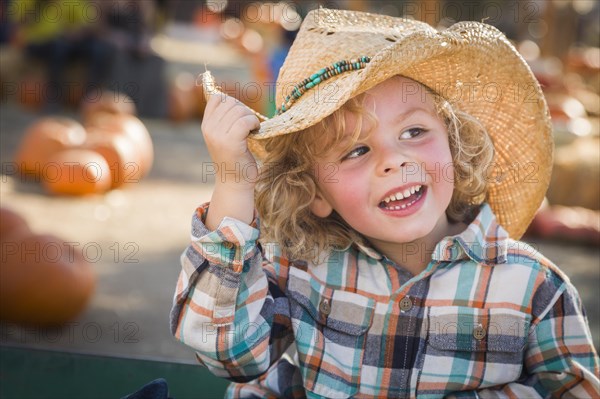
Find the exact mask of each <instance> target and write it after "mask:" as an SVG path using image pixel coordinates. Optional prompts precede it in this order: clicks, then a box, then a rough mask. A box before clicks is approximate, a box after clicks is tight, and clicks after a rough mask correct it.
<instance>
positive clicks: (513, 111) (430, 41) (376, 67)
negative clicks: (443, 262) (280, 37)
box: [248, 8, 553, 239]
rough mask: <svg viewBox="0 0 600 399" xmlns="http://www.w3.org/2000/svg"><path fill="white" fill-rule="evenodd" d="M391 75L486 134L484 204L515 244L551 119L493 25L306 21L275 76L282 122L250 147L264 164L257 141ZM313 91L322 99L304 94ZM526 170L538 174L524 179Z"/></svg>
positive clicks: (315, 16) (544, 167)
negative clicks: (489, 148)
mask: <svg viewBox="0 0 600 399" xmlns="http://www.w3.org/2000/svg"><path fill="white" fill-rule="evenodd" d="M365 55H368V56H369V57H370V58H369V61H368V62H367V61H366V59H363V58H362V57H364V56H365ZM339 60H348V61H347V62H346V64H344V65H345V66H344V67H343V69H344V71H343V72H342V69H341V68H340V69H339V71H340V72H339V73H338V69H336V68H338V67H339V65H338V67H333V66H334V65H336V64H338V63H339V62H340V61H339ZM352 60H354V61H356V60H359V65H358V66H356V65H354V64H353V63H352V62H351V61H352ZM325 65H329V71H327V68H325V70H323V66H325ZM349 65H352V66H349ZM332 67H333V68H334V69H333V70H332V69H331V68H332ZM315 71H317V72H315ZM333 72H336V73H333ZM311 73H312V74H311ZM395 75H402V76H404V77H406V78H409V79H412V80H413V81H416V82H418V83H421V84H423V85H425V86H427V87H428V88H430V89H431V90H432V91H434V92H436V93H438V94H440V95H441V96H442V97H444V98H446V99H447V100H448V101H449V102H450V103H451V104H452V106H453V108H455V109H456V110H460V111H463V112H465V113H467V114H469V115H471V116H473V117H475V118H477V119H478V120H479V121H480V122H481V124H482V125H483V126H484V127H485V128H486V130H487V131H488V133H489V135H490V137H491V138H492V141H493V142H494V146H495V147H494V149H495V158H494V168H492V169H494V171H495V172H494V173H495V175H494V176H493V178H492V179H491V181H490V182H489V185H488V187H489V188H488V194H487V202H488V203H489V204H490V206H491V207H492V209H493V211H494V213H495V214H496V216H497V217H498V220H499V222H500V224H501V225H502V226H503V227H504V228H505V229H506V230H507V231H508V232H509V233H510V235H511V237H513V238H517V239H518V238H519V237H521V235H522V234H523V233H524V231H525V229H526V228H527V226H528V225H529V223H530V222H531V220H532V218H533V215H534V214H535V212H536V211H537V209H538V207H539V205H540V203H541V202H542V200H543V198H544V194H545V192H546V189H547V188H548V184H549V182H550V173H551V170H552V152H553V140H552V134H551V125H550V118H549V112H548V107H547V105H546V101H545V99H544V97H543V94H542V91H541V88H540V85H539V83H538V82H537V80H536V78H535V77H534V75H533V73H532V72H531V69H530V68H529V66H528V65H527V63H526V62H525V61H524V60H523V58H522V57H521V56H520V55H519V53H518V52H517V51H516V49H515V48H514V46H513V45H512V44H511V43H510V42H509V41H508V39H507V38H506V37H505V36H504V34H503V33H502V32H500V31H499V30H498V29H496V28H494V27H493V26H490V25H486V24H483V23H479V22H468V21H465V22H458V23H456V24H454V25H452V26H450V27H449V28H447V29H445V30H443V31H438V30H436V29H435V28H433V27H431V26H429V25H428V24H426V23H424V22H419V21H415V20H412V19H408V18H397V17H389V16H385V15H375V14H369V13H364V12H354V11H344V10H328V9H322V8H321V9H318V10H313V11H311V12H309V13H308V15H307V16H306V18H305V19H304V21H303V22H302V26H301V27H300V30H299V32H298V34H297V36H296V39H295V41H294V43H293V45H292V47H291V48H290V51H289V52H288V55H287V57H286V59H285V62H284V63H283V66H282V67H281V69H280V71H279V76H278V78H277V84H276V88H275V89H276V92H275V94H276V96H275V102H276V108H277V109H278V113H277V114H276V115H275V116H273V117H272V118H269V119H266V120H264V121H263V122H261V124H260V128H259V129H258V130H257V131H256V132H252V134H251V135H250V136H249V139H248V147H249V148H250V150H251V151H252V152H253V153H254V154H255V155H256V156H257V158H258V159H259V160H262V159H264V158H265V156H267V155H268V154H267V153H266V150H265V147H264V145H263V144H262V143H264V141H263V139H266V138H270V137H275V136H279V135H283V134H290V133H295V132H299V131H302V130H304V129H306V128H308V127H310V126H313V125H315V124H316V123H318V122H320V121H321V120H323V119H324V118H326V117H327V116H329V115H331V114H332V113H333V112H335V111H336V110H337V109H339V108H340V107H341V106H342V105H343V104H344V103H345V102H347V101H348V100H349V99H350V98H352V97H355V96H357V95H358V94H361V93H363V92H365V91H367V90H369V89H371V88H373V87H375V86H376V85H378V84H379V83H382V82H383V81H385V80H387V79H389V78H390V77H392V76H395ZM307 76H308V78H307ZM324 81H325V82H326V84H323V82H324ZM299 82H300V83H299ZM315 87H319V89H320V90H319V91H318V92H316V91H315V92H314V95H308V94H306V93H307V91H308V90H314V88H315ZM406 90H409V88H407V89H406ZM532 169H534V171H535V173H534V174H527V171H531V170H532ZM519 170H520V171H524V173H517V172H516V171H519Z"/></svg>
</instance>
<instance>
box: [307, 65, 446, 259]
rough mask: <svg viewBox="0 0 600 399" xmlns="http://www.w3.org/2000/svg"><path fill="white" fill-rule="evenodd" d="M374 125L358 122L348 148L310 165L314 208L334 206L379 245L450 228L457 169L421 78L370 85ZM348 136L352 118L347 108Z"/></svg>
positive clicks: (322, 210)
mask: <svg viewBox="0 0 600 399" xmlns="http://www.w3.org/2000/svg"><path fill="white" fill-rule="evenodd" d="M365 106H366V107H367V109H369V110H370V111H371V112H373V113H374V114H375V116H376V117H377V120H378V123H377V125H376V126H372V124H371V125H370V126H365V125H363V126H362V131H361V135H360V137H359V139H358V142H357V143H356V144H355V145H354V146H353V147H351V149H350V150H349V151H342V150H341V149H342V147H343V144H341V145H339V146H338V147H336V149H334V151H332V152H331V154H330V155H328V156H327V157H326V158H324V159H319V160H318V161H317V164H316V166H315V173H316V176H317V180H318V188H319V193H318V195H317V198H316V199H315V200H314V202H313V203H312V205H311V210H312V212H313V213H314V214H315V215H317V216H319V217H326V216H328V215H329V214H331V212H332V211H334V210H335V211H336V212H337V213H338V214H339V215H340V216H341V217H342V218H343V219H344V220H345V221H346V223H348V224H349V225H350V226H351V227H352V228H354V229H355V230H356V231H358V232H359V233H361V234H362V235H363V236H365V237H366V238H368V239H369V240H370V241H371V242H372V243H373V245H375V246H376V247H378V248H380V250H381V249H384V248H386V247H387V246H389V245H393V244H398V243H407V242H412V241H414V240H416V239H421V238H426V237H427V236H428V235H429V234H431V233H432V232H434V230H435V231H436V233H435V234H436V235H439V234H440V232H442V233H443V232H444V231H445V230H447V228H448V220H447V218H446V214H445V211H446V208H447V207H448V205H449V203H450V199H451V198H452V192H453V188H454V184H453V180H454V168H453V166H452V156H451V153H450V147H449V144H448V134H447V130H446V127H445V125H444V124H443V122H442V121H441V120H440V118H439V117H438V116H437V114H436V111H435V105H434V102H433V99H432V97H431V95H429V94H426V90H425V88H424V87H423V86H421V85H420V84H418V83H416V82H414V81H412V80H410V79H407V78H404V77H399V76H396V77H393V78H390V79H388V80H387V81H385V82H383V83H381V84H379V85H378V86H376V87H374V88H373V89H371V90H369V91H367V96H366V99H365ZM346 122H347V123H346V125H347V126H346V127H347V131H346V132H345V133H346V134H347V135H348V137H351V134H352V133H351V132H352V131H353V128H354V126H356V117H355V116H353V115H352V114H348V115H347V117H346Z"/></svg>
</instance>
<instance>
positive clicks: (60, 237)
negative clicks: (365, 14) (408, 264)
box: [0, 0, 600, 398]
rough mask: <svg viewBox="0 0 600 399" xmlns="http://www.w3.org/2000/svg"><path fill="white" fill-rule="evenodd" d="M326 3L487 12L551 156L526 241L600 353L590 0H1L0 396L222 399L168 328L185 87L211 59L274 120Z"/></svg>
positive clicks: (452, 18) (193, 87)
mask: <svg viewBox="0 0 600 399" xmlns="http://www.w3.org/2000/svg"><path fill="white" fill-rule="evenodd" d="M319 6H323V7H327V8H341V9H353V10H363V11H370V12H375V13H381V14H387V15H392V16H404V17H407V18H414V19H417V20H422V21H426V22H427V23H429V24H431V25H433V26H435V27H437V28H439V29H444V28H445V27H448V26H450V25H451V24H453V23H455V22H457V21H464V20H475V21H484V22H486V23H488V24H491V25H494V26H496V27H497V28H499V29H500V30H502V31H503V32H505V33H506V34H507V36H508V37H509V39H510V40H511V41H513V43H514V44H515V46H516V47H517V49H518V50H519V52H520V53H521V54H522V56H523V57H524V59H525V60H526V61H527V62H528V63H529V65H530V66H531V68H532V70H533V71H534V73H535V75H536V77H537V78H538V80H539V82H540V83H541V85H542V88H543V90H544V93H545V95H546V99H547V101H548V104H549V107H550V113H551V116H552V121H553V129H554V140H555V145H556V150H555V160H554V170H553V175H552V182H551V186H550V189H549V191H548V194H547V199H546V201H545V202H544V205H543V206H542V207H541V208H540V210H539V212H538V214H537V215H536V218H535V220H534V222H533V223H532V225H531V227H530V229H529V231H528V232H527V234H526V236H525V237H524V240H525V241H528V242H530V243H531V244H532V245H533V246H534V247H535V248H537V249H539V250H540V251H541V252H542V253H544V254H545V255H546V256H548V257H549V258H550V259H551V260H553V261H554V262H555V263H556V264H558V265H559V266H560V267H561V268H562V269H563V270H564V271H565V273H566V274H567V275H568V276H569V277H570V278H571V280H572V281H573V283H574V284H575V286H576V287H577V288H578V290H579V292H580V294H581V297H582V299H583V302H584V305H585V307H586V310H587V315H588V318H589V321H590V326H591V328H592V336H593V339H594V342H595V345H596V348H598V347H600V337H599V335H600V334H599V328H600V303H599V301H598V294H599V288H598V287H599V284H598V283H599V282H600V281H599V280H600V266H599V265H600V262H599V260H600V185H599V182H600V139H599V125H600V123H599V120H600V119H599V117H600V97H599V93H600V74H599V72H600V48H599V47H600V3H599V2H597V1H594V0H531V1H515V0H493V1H488V0H482V1H478V2H476V1H468V0H466V1H459V0H420V1H419V0H412V1H400V0H396V1H375V0H373V1H366V0H363V1H359V0H355V1H350V0H348V1H341V0H340V1H282V2H251V1H227V0H209V1H200V0H198V1H192V0H141V1H133V0H88V1H85V0H64V1H60V0H54V1H52V0H22V1H16V0H12V1H11V0H8V1H7V0H4V1H2V2H0V7H1V8H0V16H1V24H2V25H1V27H0V96H1V108H0V164H1V167H2V173H1V175H0V178H1V179H2V181H1V185H0V195H1V214H0V222H1V223H0V224H1V226H0V227H1V229H0V230H1V231H0V234H1V236H0V241H1V245H2V246H1V253H0V254H1V257H2V260H1V266H0V267H1V269H0V271H1V275H0V277H1V278H0V319H1V321H0V351H1V353H0V396H1V397H3V398H29V397H31V398H69V397H73V398H88V397H89V398H91V397H94V398H117V397H121V396H123V395H125V394H127V393H130V392H133V391H135V390H136V389H137V388H139V387H140V386H142V385H143V384H145V383H147V382H149V381H150V380H152V379H154V378H158V377H165V378H167V381H168V382H169V386H170V389H171V394H172V396H174V397H176V398H184V397H189V398H211V397H222V393H223V390H224V386H225V385H226V383H225V382H224V381H221V380H218V379H216V378H214V377H211V376H210V375H209V374H208V373H207V372H205V370H204V369H202V368H200V367H197V366H195V365H196V360H195V357H194V353H193V351H192V350H191V349H188V348H187V347H184V346H183V345H181V344H179V343H178V342H176V341H175V340H174V338H172V336H171V334H170V332H169V317H168V316H169V310H170V306H171V301H172V295H173V292H174V288H175V282H176V280H177V276H178V273H179V268H180V267H179V255H180V254H181V252H182V250H183V249H184V248H185V247H186V245H187V243H188V237H189V233H188V230H189V223H190V216H191V215H192V213H193V212H194V210H195V208H196V207H197V206H198V205H199V204H201V203H203V202H205V201H208V200H209V199H210V193H211V190H212V185H213V183H214V174H215V170H214V168H213V166H212V165H211V163H210V158H209V156H208V153H207V150H206V147H205V145H204V143H203V140H202V135H201V132H200V123H201V118H202V114H203V110H204V106H205V101H204V94H203V92H202V88H201V86H200V85H198V81H197V78H198V76H199V75H200V74H201V73H202V72H204V70H205V68H206V67H208V68H209V69H210V70H211V71H212V73H213V75H214V76H215V78H216V81H217V84H218V85H220V86H221V87H222V89H223V90H224V91H226V92H227V93H228V94H230V95H233V96H235V97H237V98H239V99H240V100H242V101H243V102H244V103H246V104H248V105H249V106H251V107H253V108H254V109H255V110H257V111H259V112H261V113H263V114H265V115H273V113H274V109H275V106H274V101H273V98H274V82H275V80H276V78H277V74H278V71H279V67H280V66H281V64H282V63H283V60H284V58H285V55H286V53H287V50H288V48H289V46H290V44H291V42H292V41H293V39H294V36H295V33H296V31H297V29H298V28H299V26H300V23H301V22H302V19H303V18H304V17H305V16H306V13H307V12H308V11H310V10H312V9H315V8H317V7H319ZM521 172H523V173H528V172H527V171H526V170H524V171H521ZM31 381H36V382H37V384H31ZM42 387H43V388H42Z"/></svg>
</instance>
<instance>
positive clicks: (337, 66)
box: [277, 56, 371, 115]
mask: <svg viewBox="0 0 600 399" xmlns="http://www.w3.org/2000/svg"><path fill="white" fill-rule="evenodd" d="M369 62H371V58H369V57H366V56H365V57H360V58H358V59H352V60H341V61H338V62H336V63H334V64H332V65H330V66H328V67H325V68H323V69H321V70H319V71H318V72H317V73H314V74H312V75H310V77H308V78H306V79H304V80H303V81H302V82H300V83H299V84H297V85H296V86H294V87H293V88H292V94H290V95H288V96H287V97H286V98H285V102H284V103H283V104H282V105H281V107H280V108H279V109H278V110H277V115H280V114H282V113H284V112H285V111H287V110H288V109H289V108H290V107H291V106H292V104H293V103H294V102H296V100H298V99H299V98H300V97H302V95H303V94H304V93H306V91H307V90H308V89H312V88H313V87H315V86H316V85H318V84H319V83H321V82H324V81H326V80H327V79H329V78H332V77H334V76H336V75H339V74H341V73H343V72H348V71H356V70H359V69H363V68H364V67H365V66H366V65H367V64H368V63H369Z"/></svg>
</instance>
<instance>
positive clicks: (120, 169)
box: [85, 127, 142, 188]
mask: <svg viewBox="0 0 600 399" xmlns="http://www.w3.org/2000/svg"><path fill="white" fill-rule="evenodd" d="M85 148H86V149H89V150H92V151H95V152H97V153H98V154H100V155H102V156H103V157H104V159H105V160H106V162H107V163H108V167H109V168H110V172H111V176H112V180H111V188H117V187H121V186H122V185H124V184H126V183H137V182H139V181H140V179H141V177H142V170H141V168H140V164H141V157H140V154H139V152H138V151H137V149H136V148H135V146H134V144H133V142H132V141H131V140H129V139H128V138H127V137H125V136H122V135H118V134H111V133H110V132H107V131H105V130H104V129H100V128H94V127H91V128H89V129H88V140H87V142H86V144H85Z"/></svg>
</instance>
